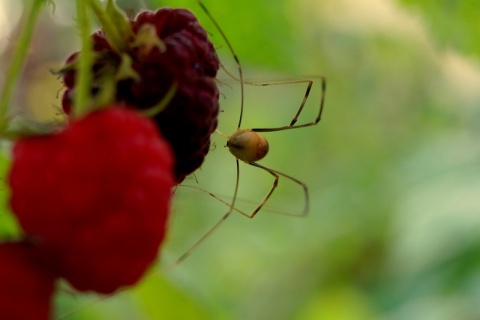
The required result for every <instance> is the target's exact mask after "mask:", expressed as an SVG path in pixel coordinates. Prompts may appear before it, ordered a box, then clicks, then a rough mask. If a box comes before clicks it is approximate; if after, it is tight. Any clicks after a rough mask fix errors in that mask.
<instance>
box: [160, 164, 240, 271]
mask: <svg viewBox="0 0 480 320" xmlns="http://www.w3.org/2000/svg"><path fill="white" fill-rule="evenodd" d="M236 164H237V177H236V182H235V191H234V196H233V199H232V202H231V203H230V204H229V208H228V211H227V212H226V213H225V214H224V215H223V216H222V217H221V218H220V220H218V221H217V222H216V223H215V224H214V225H213V226H212V227H211V228H210V229H209V230H208V231H207V232H206V233H205V234H204V235H203V236H202V237H201V238H200V239H198V240H197V242H195V243H194V244H193V245H192V246H191V247H190V248H189V249H188V250H187V251H185V252H184V253H183V254H182V255H181V256H180V257H179V258H177V260H175V261H174V262H172V263H171V264H169V265H167V266H165V267H164V268H162V269H161V270H160V271H159V272H158V273H163V272H167V271H169V270H171V269H173V268H174V267H176V266H177V265H178V264H180V263H181V262H182V261H183V260H185V259H186V258H187V257H188V256H190V255H191V254H192V252H194V251H195V250H196V249H197V248H198V247H199V246H200V245H201V244H202V243H203V242H204V241H205V240H207V239H208V238H209V237H210V235H212V234H213V233H214V232H215V231H216V230H217V229H218V228H219V227H220V226H221V225H222V223H223V222H224V221H225V220H227V218H228V217H229V216H230V215H231V214H232V212H233V211H234V210H235V201H236V199H237V194H238V185H239V180H240V166H239V164H238V160H236Z"/></svg>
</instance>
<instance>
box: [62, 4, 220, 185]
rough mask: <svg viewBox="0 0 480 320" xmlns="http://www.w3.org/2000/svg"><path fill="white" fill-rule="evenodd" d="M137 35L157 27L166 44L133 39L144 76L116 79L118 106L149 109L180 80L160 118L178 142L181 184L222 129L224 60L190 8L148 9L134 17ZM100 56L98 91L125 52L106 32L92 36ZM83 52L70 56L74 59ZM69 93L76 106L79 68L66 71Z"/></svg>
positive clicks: (67, 106) (67, 102) (135, 61)
mask: <svg viewBox="0 0 480 320" xmlns="http://www.w3.org/2000/svg"><path fill="white" fill-rule="evenodd" d="M131 26H132V29H133V32H134V34H135V35H138V34H139V33H140V32H141V30H142V28H145V26H154V30H155V32H156V37H158V39H160V40H161V42H162V43H163V44H164V45H165V48H164V49H165V50H162V49H161V48H159V47H157V46H148V45H147V46H143V45H142V43H140V44H139V45H138V44H137V43H136V42H135V41H136V39H137V40H138V38H139V37H136V36H135V37H133V39H132V40H131V43H130V46H129V48H130V49H129V51H128V55H129V56H130V57H131V59H132V68H133V69H134V70H135V71H136V72H137V73H138V75H139V76H140V80H139V81H135V80H134V79H132V78H127V79H122V80H118V81H117V82H116V87H117V92H116V102H115V103H116V104H119V105H129V106H133V107H135V108H138V109H148V108H152V107H153V106H155V105H157V104H158V103H160V102H161V101H162V99H164V97H165V95H166V94H167V92H168V91H169V89H170V88H171V86H172V84H174V83H176V84H177V86H178V88H177V90H176V92H175V95H174V97H173V99H172V100H171V101H170V103H169V104H168V106H167V107H166V108H165V109H164V110H163V111H162V112H160V113H158V114H157V115H156V116H154V120H155V122H156V124H157V125H158V127H159V128H160V129H161V131H162V133H163V135H164V137H165V138H166V139H167V141H169V143H170V144H171V146H172V149H173V152H174V155H175V159H176V167H175V175H176V181H177V183H180V182H181V181H183V179H184V178H185V177H186V176H187V175H189V174H190V173H192V172H193V171H195V170H196V169H197V168H199V167H200V165H201V164H202V163H203V160H204V158H205V156H206V154H207V152H208V150H209V146H210V135H211V134H212V133H213V132H214V131H215V129H216V127H217V116H218V111H219V105H218V98H219V92H218V88H217V84H216V81H215V76H216V74H217V71H218V68H219V60H218V57H217V55H216V53H215V50H214V47H213V44H212V43H211V42H210V40H209V39H208V37H207V33H206V32H205V30H204V29H203V27H202V26H201V25H200V24H199V22H198V20H197V19H196V17H195V16H194V15H193V14H192V13H191V12H189V11H188V10H185V9H171V8H163V9H159V10H158V11H156V12H152V11H144V12H141V13H140V14H138V16H137V17H136V18H135V19H134V20H132V21H131ZM92 38H93V41H94V50H95V51H96V52H97V58H96V61H95V64H94V66H93V71H94V81H93V83H92V93H93V94H95V92H96V91H97V89H98V87H96V86H97V85H98V83H99V81H98V80H100V78H101V77H102V75H105V73H108V72H113V73H115V72H116V71H118V70H119V68H120V65H121V56H120V55H119V54H118V53H117V52H115V51H114V50H113V49H112V47H111V46H110V44H109V43H108V41H107V39H106V37H105V35H104V33H103V31H102V30H99V31H97V32H95V33H94V34H93V35H92ZM76 55H77V53H74V54H73V55H72V56H70V57H69V58H68V59H67V64H68V63H71V62H72V61H74V59H75V56H76ZM63 80H64V83H65V86H66V87H67V91H66V92H65V93H64V96H63V99H62V104H63V108H64V110H65V111H66V112H67V113H68V112H69V111H70V110H71V101H72V99H71V97H72V96H73V95H72V90H73V87H74V84H75V70H74V68H72V69H70V70H68V71H66V72H65V73H64V74H63Z"/></svg>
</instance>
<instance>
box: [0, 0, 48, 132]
mask: <svg viewBox="0 0 480 320" xmlns="http://www.w3.org/2000/svg"><path fill="white" fill-rule="evenodd" d="M44 3H45V0H34V2H33V5H32V6H31V8H30V12H29V13H28V14H27V17H26V24H25V27H24V30H23V32H22V34H21V35H20V39H19V40H18V43H17V47H16V48H15V51H14V53H13V60H12V62H11V64H10V68H9V69H8V71H7V74H6V82H5V85H4V87H3V91H2V96H1V98H0V132H1V133H4V132H5V129H6V127H7V126H8V119H7V115H6V113H7V110H8V105H9V103H10V99H11V97H12V94H13V90H14V88H15V85H16V84H17V81H18V77H19V75H20V74H21V72H22V69H23V65H24V62H25V57H26V56H27V53H28V49H29V46H30V40H31V39H32V35H33V31H34V29H35V25H36V22H37V18H38V15H39V13H40V9H41V7H42V5H43V4H44Z"/></svg>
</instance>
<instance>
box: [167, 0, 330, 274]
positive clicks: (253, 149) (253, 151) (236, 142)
mask: <svg viewBox="0 0 480 320" xmlns="http://www.w3.org/2000/svg"><path fill="white" fill-rule="evenodd" d="M197 3H198V4H199V6H200V7H201V9H202V10H203V11H204V12H205V14H206V15H207V16H208V18H209V19H210V20H211V22H212V23H213V25H214V26H215V28H216V29H217V31H218V32H219V34H220V35H221V37H222V39H223V40H224V42H225V44H226V45H227V47H228V50H229V52H230V54H231V55H232V56H233V59H234V60H235V64H236V67H237V72H238V76H235V75H233V74H232V73H230V72H228V71H227V69H226V68H225V67H224V66H223V65H222V66H221V67H222V69H223V70H224V71H225V72H226V73H227V75H229V76H230V77H231V78H232V79H234V80H236V81H238V82H239V84H240V114H239V120H238V125H237V130H236V131H235V132H234V133H233V134H231V135H227V134H225V133H223V132H220V131H219V130H217V132H218V133H219V134H220V135H221V136H223V137H224V138H225V139H227V143H226V147H228V149H229V151H230V153H231V154H232V155H233V156H234V157H235V162H236V178H235V179H236V180H235V189H234V192H233V197H232V200H231V201H230V202H227V201H225V200H223V199H222V198H220V197H219V196H217V195H215V194H213V193H211V192H209V191H207V190H205V189H202V188H200V187H196V186H191V185H180V186H181V187H187V188H192V189H196V190H199V191H201V192H204V193H206V194H208V195H209V196H211V197H213V198H215V199H216V200H218V201H220V202H222V203H223V204H225V205H227V206H228V210H227V212H226V213H224V214H223V216H222V217H221V218H220V219H219V220H218V221H217V223H215V224H214V225H213V226H212V227H211V228H210V229H209V230H208V231H207V232H206V233H205V234H204V235H203V236H202V237H201V238H200V239H199V240H198V241H197V242H196V243H195V244H194V245H193V246H191V247H190V248H189V249H188V250H187V251H186V252H185V253H184V254H182V255H181V256H180V257H179V258H178V259H177V260H176V261H175V262H174V263H173V264H171V265H169V266H168V269H169V268H171V267H174V266H175V265H177V264H179V263H180V262H182V261H183V260H185V259H186V258H187V257H188V256H189V255H190V254H191V253H192V252H193V251H194V250H195V249H196V248H197V247H198V246H199V245H200V244H201V243H202V242H203V241H204V240H205V239H207V238H208V237H209V236H210V235H211V234H212V233H213V232H214V231H215V230H216V229H217V228H218V227H219V226H220V225H221V224H222V223H223V222H224V221H225V220H226V219H227V218H228V217H229V216H230V215H231V214H232V213H233V212H234V211H235V212H238V213H240V214H242V215H243V216H245V217H247V218H254V217H255V216H256V215H257V213H258V212H259V211H260V210H261V209H262V208H263V207H264V205H265V204H266V203H267V201H268V200H269V198H270V196H271V195H272V194H273V192H274V191H275V189H276V188H277V185H278V183H279V179H280V177H283V178H286V179H289V180H291V181H292V182H294V183H295V184H297V185H299V186H300V187H301V188H302V190H303V194H304V206H303V210H302V211H301V212H300V214H299V215H300V216H305V215H306V214H307V212H308V209H309V193H308V188H307V186H306V184H305V183H303V182H302V181H300V180H298V179H296V178H294V177H292V176H290V175H288V174H285V173H283V172H280V171H277V170H274V169H271V168H268V167H266V166H264V165H261V164H259V163H258V161H259V160H261V159H263V158H264V157H265V156H266V155H267V154H268V151H269V144H268V141H267V139H266V138H265V137H264V136H263V135H262V134H261V133H264V132H275V131H283V130H291V129H299V128H305V127H310V126H315V125H317V124H318V123H319V122H320V119H321V117H322V112H323V106H324V102H325V91H326V79H325V78H324V77H317V78H318V79H319V80H320V86H321V97H320V103H319V107H318V113H317V115H316V118H315V119H314V120H313V121H311V122H307V123H303V124H297V120H298V117H299V116H300V114H301V113H302V111H303V108H304V106H305V103H306V102H307V100H308V97H309V94H310V91H311V89H312V86H313V84H314V81H313V80H311V79H299V80H290V81H276V82H251V81H245V80H244V78H243V71H242V65H241V63H240V60H239V59H238V56H237V55H236V53H235V51H234V49H233V46H232V45H231V43H230V42H229V40H228V38H227V36H226V35H225V33H224V32H223V30H222V28H221V27H220V25H219V24H218V23H217V21H216V20H215V19H214V17H213V15H212V14H211V13H210V11H209V10H208V9H207V7H206V6H205V5H204V4H203V2H202V1H201V0H197ZM302 83H304V84H306V91H305V94H304V97H303V100H302V102H301V104H300V107H299V108H298V110H297V111H296V113H295V115H294V116H293V118H292V120H291V121H290V123H289V124H287V125H284V126H279V127H273V128H251V129H243V128H242V120H243V114H244V85H252V86H271V85H287V84H302ZM240 162H243V163H245V164H247V165H250V166H253V167H256V168H259V169H262V170H264V171H266V172H268V173H269V174H270V175H272V176H273V177H274V181H273V184H272V186H271V188H270V190H269V191H268V192H267V193H266V195H265V196H264V197H263V199H262V200H261V202H260V203H258V204H257V205H256V206H255V209H253V211H251V212H244V211H242V210H240V209H238V208H237V207H236V206H235V203H236V201H237V194H238V189H239V180H240V164H239V163H240Z"/></svg>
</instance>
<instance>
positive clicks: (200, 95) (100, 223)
mask: <svg viewBox="0 0 480 320" xmlns="http://www.w3.org/2000/svg"><path fill="white" fill-rule="evenodd" d="M109 2H110V1H109ZM107 13H108V12H107ZM117 13H118V12H117ZM126 21H127V23H128V24H129V26H130V31H131V33H129V34H128V37H126V38H124V39H123V40H124V41H125V44H124V45H123V46H122V47H123V49H122V50H119V49H118V45H114V44H112V43H111V41H110V39H109V38H108V37H107V36H106V34H107V32H105V31H104V30H103V29H101V30H99V31H97V32H95V33H93V35H92V39H93V43H94V61H93V64H92V66H91V68H90V69H91V71H92V73H93V80H92V82H91V84H90V88H89V91H90V97H89V101H93V107H91V108H90V109H89V111H88V112H85V113H83V114H81V115H78V114H77V113H76V112H75V111H76V108H77V106H76V104H75V103H76V101H74V99H73V97H74V95H75V94H74V93H75V90H76V89H77V86H76V79H77V76H78V69H77V66H78V65H77V60H78V59H77V57H78V56H79V54H78V53H74V54H72V55H71V56H70V57H69V58H68V59H67V63H66V66H65V67H64V68H63V69H62V70H61V73H62V76H63V81H64V84H65V88H66V90H65V93H64V96H63V99H62V105H63V108H64V110H65V112H66V113H69V114H71V119H70V123H69V124H68V125H67V126H66V127H64V128H62V129H61V130H59V131H56V132H51V133H48V134H38V135H28V136H27V135H20V137H19V138H18V139H17V141H16V142H15V144H14V146H13V158H12V166H11V169H10V172H9V176H8V183H9V185H10V189H11V197H10V207H11V209H12V212H13V213H14V214H15V216H16V218H17V220H18V222H19V224H20V226H21V228H22V230H23V233H24V234H23V236H22V238H21V240H20V241H18V242H3V243H0V261H2V263H1V264H0V287H1V288H2V290H0V295H2V296H1V299H0V316H1V317H2V318H8V319H47V318H48V317H49V315H50V305H49V304H50V301H49V300H50V297H51V296H52V294H53V292H54V283H55V280H56V279H58V278H63V279H65V280H67V281H68V282H69V283H70V284H71V286H72V287H73V288H75V289H77V290H79V291H95V292H98V293H103V294H110V293H113V292H115V291H116V290H118V289H119V288H121V287H124V286H128V285H133V284H135V283H136V282H137V281H138V280H139V279H140V278H141V277H142V275H143V274H144V273H145V271H146V270H147V269H148V267H149V266H150V265H151V264H152V263H153V262H154V261H155V259H156V256H157V252H158V250H159V247H160V246H161V243H162V241H163V239H164V237H165V233H166V227H167V222H168V217H169V205H170V199H171V195H172V189H173V187H174V186H175V185H176V184H178V183H180V182H181V181H182V180H183V179H184V178H185V176H186V175H188V174H190V173H192V172H193V171H194V170H196V169H197V168H198V167H199V166H200V165H201V163H202V162H203V159H204V157H205V155H206V154H207V152H208V149H209V145H210V134H211V133H212V132H213V131H214V130H215V129H216V126H217V114H218V95H219V94H218V88H217V85H216V82H215V76H216V73H217V70H218V68H219V61H218V58H217V56H216V53H215V50H214V49H213V45H212V43H211V42H210V40H209V39H208V38H207V35H206V32H205V30H204V29H203V28H202V27H201V26H200V24H199V23H198V21H197V19H196V18H195V17H194V15H193V14H192V13H190V12H189V11H187V10H184V9H160V10H158V11H156V12H151V11H144V12H142V13H140V14H139V15H138V16H137V17H136V19H134V20H126ZM102 27H103V26H102ZM125 74H126V76H124V75H125ZM112 87H113V88H114V90H113V95H112V97H110V98H109V99H107V100H106V101H107V103H105V100H102V102H101V103H100V98H99V97H100V96H101V95H103V93H104V92H105V91H108V90H107V89H105V88H112ZM169 95H170V98H167V97H168V96H169ZM95 103H97V105H95ZM158 106H161V107H160V108H158ZM151 110H154V111H155V112H154V114H153V116H152V118H148V117H146V116H145V115H144V114H142V113H143V112H149V111H151ZM17 275H18V276H17ZM18 279H21V283H18ZM24 305H28V308H25V307H23V306H24ZM4 306H5V307H4Z"/></svg>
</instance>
